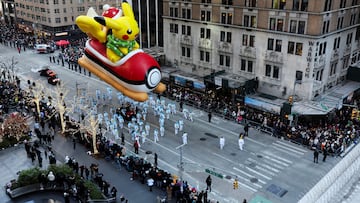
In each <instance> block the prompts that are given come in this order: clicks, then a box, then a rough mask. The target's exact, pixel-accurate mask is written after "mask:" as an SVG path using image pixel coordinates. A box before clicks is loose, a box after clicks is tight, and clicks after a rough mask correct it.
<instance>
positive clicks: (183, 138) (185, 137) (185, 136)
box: [182, 132, 188, 145]
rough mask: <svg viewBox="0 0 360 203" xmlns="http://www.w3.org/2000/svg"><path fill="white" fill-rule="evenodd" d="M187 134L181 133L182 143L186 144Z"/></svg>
mask: <svg viewBox="0 0 360 203" xmlns="http://www.w3.org/2000/svg"><path fill="white" fill-rule="evenodd" d="M187 135H188V134H187V133H186V132H184V133H183V135H182V140H183V144H184V145H185V144H187Z"/></svg>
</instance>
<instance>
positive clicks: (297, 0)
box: [293, 0, 309, 11]
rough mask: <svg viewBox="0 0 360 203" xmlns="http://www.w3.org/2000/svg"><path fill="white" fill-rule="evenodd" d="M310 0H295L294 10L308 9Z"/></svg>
mask: <svg viewBox="0 0 360 203" xmlns="http://www.w3.org/2000/svg"><path fill="white" fill-rule="evenodd" d="M308 3H309V2H308V0H302V1H301V0H294V2H293V10H294V11H298V10H300V11H307V7H308Z"/></svg>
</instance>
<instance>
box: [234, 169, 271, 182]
mask: <svg viewBox="0 0 360 203" xmlns="http://www.w3.org/2000/svg"><path fill="white" fill-rule="evenodd" d="M233 169H234V170H236V171H238V172H240V173H242V174H244V175H246V176H248V177H249V178H256V177H255V176H253V175H251V174H248V173H246V172H245V171H243V170H240V169H238V168H236V167H233ZM257 179H258V181H259V182H260V183H262V184H264V185H265V184H266V182H265V181H263V180H261V179H259V178H257ZM253 184H254V185H257V184H256V183H253ZM259 186H260V187H262V186H261V185H259Z"/></svg>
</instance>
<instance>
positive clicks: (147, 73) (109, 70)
mask: <svg viewBox="0 0 360 203" xmlns="http://www.w3.org/2000/svg"><path fill="white" fill-rule="evenodd" d="M104 10H105V11H104V12H103V13H102V15H97V14H96V12H95V11H94V10H93V9H92V8H90V9H89V11H88V13H87V15H86V16H78V17H77V18H76V24H77V25H78V26H79V28H80V29H81V30H82V31H83V32H84V33H86V34H87V35H88V36H89V40H88V41H87V42H86V45H85V52H84V55H83V56H82V57H81V58H80V59H79V64H80V65H81V66H83V67H84V68H86V69H88V70H89V71H90V72H92V73H93V74H95V75H97V76H98V77H99V78H101V79H102V80H104V81H105V82H107V83H108V84H110V85H111V86H113V87H114V88H115V89H117V90H119V91H120V92H122V93H123V94H124V95H126V96H128V97H130V98H132V99H134V100H136V101H145V100H147V99H148V92H150V91H153V90H154V91H156V92H158V93H161V92H163V91H165V85H164V84H163V83H161V82H160V81H161V70H160V66H159V64H158V63H157V61H156V60H155V59H154V58H153V57H152V56H150V55H148V54H147V53H145V52H144V51H143V50H142V49H140V46H139V44H138V43H137V41H136V38H137V37H138V35H139V26H138V23H137V21H136V20H135V16H134V13H133V11H132V8H131V6H130V4H129V3H128V2H126V1H123V2H122V3H121V10H120V9H117V8H114V7H109V6H104Z"/></svg>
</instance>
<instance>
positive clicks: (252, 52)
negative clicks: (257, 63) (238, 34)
mask: <svg viewBox="0 0 360 203" xmlns="http://www.w3.org/2000/svg"><path fill="white" fill-rule="evenodd" d="M240 56H243V57H248V58H254V59H255V58H256V49H255V47H244V46H243V47H241V50H240Z"/></svg>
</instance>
